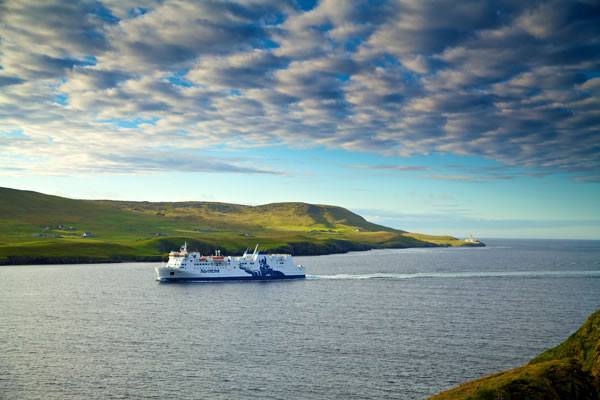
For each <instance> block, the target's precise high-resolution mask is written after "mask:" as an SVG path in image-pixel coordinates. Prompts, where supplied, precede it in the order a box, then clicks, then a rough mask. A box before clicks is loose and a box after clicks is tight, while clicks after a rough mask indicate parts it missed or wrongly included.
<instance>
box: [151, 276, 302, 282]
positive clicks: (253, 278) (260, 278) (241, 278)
mask: <svg viewBox="0 0 600 400" xmlns="http://www.w3.org/2000/svg"><path fill="white" fill-rule="evenodd" d="M304 278H306V276H305V275H284V276H248V277H245V276H231V277H222V278H216V277H215V278H200V277H198V278H175V277H174V278H171V277H164V278H160V279H157V280H158V281H159V282H206V281H277V280H282V279H304Z"/></svg>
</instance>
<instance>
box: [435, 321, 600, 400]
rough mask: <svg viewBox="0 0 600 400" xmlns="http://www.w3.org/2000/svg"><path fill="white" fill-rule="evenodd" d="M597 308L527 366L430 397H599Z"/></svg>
mask: <svg viewBox="0 0 600 400" xmlns="http://www.w3.org/2000/svg"><path fill="white" fill-rule="evenodd" d="M599 398H600V310H598V311H596V312H595V313H593V314H592V315H591V316H590V317H589V318H588V320H587V321H586V322H585V324H583V326H582V327H581V328H579V330H578V331H577V332H575V333H574V334H573V335H571V336H570V337H569V338H568V339H567V340H566V341H565V342H563V343H562V344H560V345H558V346H557V347H554V348H552V349H550V350H548V351H546V352H544V353H542V354H541V355H539V356H538V357H536V358H534V359H533V360H531V361H530V362H529V363H528V364H527V365H525V366H523V367H520V368H517V369H514V370H511V371H506V372H500V373H498V374H494V375H490V376H487V377H485V378H482V379H478V380H476V381H473V382H469V383H466V384H464V385H461V386H459V387H457V388H455V389H452V390H449V391H447V392H443V393H441V394H439V395H437V396H434V397H432V399H436V400H445V399H473V400H478V399H481V400H484V399H506V400H510V399H599Z"/></svg>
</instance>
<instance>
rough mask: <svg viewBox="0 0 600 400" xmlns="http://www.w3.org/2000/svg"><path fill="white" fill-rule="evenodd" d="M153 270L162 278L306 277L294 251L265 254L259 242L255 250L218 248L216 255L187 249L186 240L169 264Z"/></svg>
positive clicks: (164, 279)
mask: <svg viewBox="0 0 600 400" xmlns="http://www.w3.org/2000/svg"><path fill="white" fill-rule="evenodd" d="M154 270H155V271H156V276H157V280H158V281H161V282H177V281H226V280H270V279H301V278H306V271H305V269H304V267H303V266H302V265H295V264H294V262H293V261H292V256H291V254H266V253H263V252H261V251H259V250H258V244H257V245H256V248H255V249H254V251H253V252H249V251H248V250H246V251H245V252H244V254H243V255H242V256H241V257H228V256H222V255H221V252H220V251H218V250H217V251H216V252H215V255H213V256H203V255H202V254H200V253H198V252H196V251H192V252H188V250H187V242H186V243H184V244H183V246H181V249H179V251H172V252H170V253H169V261H168V262H167V264H166V265H163V266H161V267H156V268H154Z"/></svg>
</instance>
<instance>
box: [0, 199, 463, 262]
mask: <svg viewBox="0 0 600 400" xmlns="http://www.w3.org/2000/svg"><path fill="white" fill-rule="evenodd" d="M0 226H2V230H1V231H0V263H4V264H22V263H44V262H52V263H55V262H94V261H96V262H106V261H122V260H160V259H162V258H164V257H165V256H166V254H167V253H168V252H169V251H171V250H174V249H176V248H178V247H179V246H181V244H183V242H184V241H188V242H189V244H190V248H191V249H198V250H200V251H202V252H204V253H212V252H213V251H214V250H216V249H219V250H221V251H222V252H224V254H230V255H233V254H241V253H242V252H243V251H244V250H245V249H246V248H248V247H254V246H255V245H256V244H257V243H259V244H260V246H261V248H264V249H265V250H268V251H283V252H289V253H292V254H294V255H308V254H329V253H339V252H346V251H352V250H367V249H372V248H385V247H394V248H403V247H424V246H440V245H441V246H461V245H465V244H466V243H465V242H464V241H461V240H457V239H455V238H453V237H450V236H429V235H421V234H416V233H409V232H404V231H401V230H396V229H392V228H388V227H385V226H381V225H377V224H373V223H370V222H368V221H366V220H365V219H364V218H362V217H361V216H359V215H357V214H354V213H352V212H350V211H348V210H346V209H344V208H341V207H336V206H326V205H314V204H305V203H276V204H267V205H263V206H256V207H252V206H244V205H237V204H226V203H209V202H179V203H151V202H125V201H107V200H73V199H67V198H62V197H57V196H49V195H45V194H41V193H36V192H29V191H20V190H14V189H6V188H0Z"/></svg>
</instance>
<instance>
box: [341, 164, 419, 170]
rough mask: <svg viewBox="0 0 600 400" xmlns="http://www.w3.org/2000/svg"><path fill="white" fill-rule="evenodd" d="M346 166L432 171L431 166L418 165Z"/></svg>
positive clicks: (353, 166) (349, 166) (352, 166)
mask: <svg viewBox="0 0 600 400" xmlns="http://www.w3.org/2000/svg"><path fill="white" fill-rule="evenodd" d="M345 168H356V169H376V170H391V171H430V170H431V168H427V167H421V166H418V165H385V164H382V165H347V166H346V167H345Z"/></svg>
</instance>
